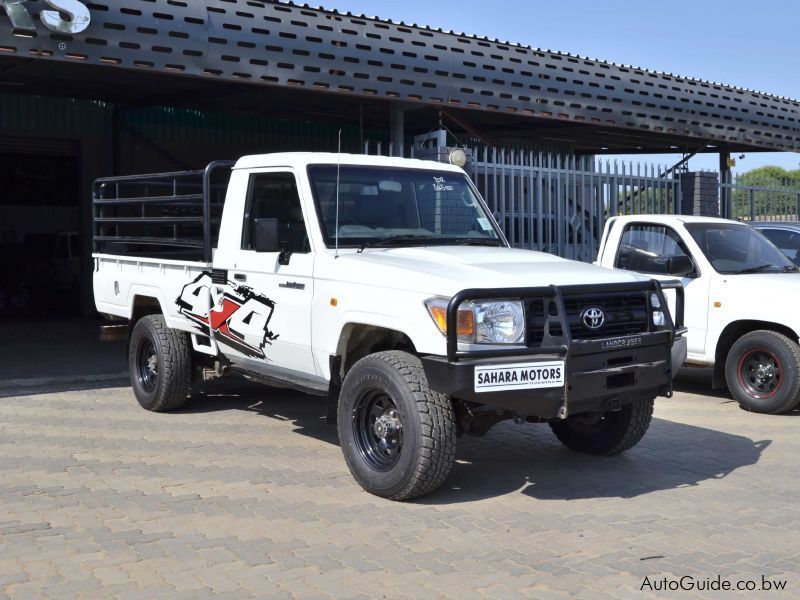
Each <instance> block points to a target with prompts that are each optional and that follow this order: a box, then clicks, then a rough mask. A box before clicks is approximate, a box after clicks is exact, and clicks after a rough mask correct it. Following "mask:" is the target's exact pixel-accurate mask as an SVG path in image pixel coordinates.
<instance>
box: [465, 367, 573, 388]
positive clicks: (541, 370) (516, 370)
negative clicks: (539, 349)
mask: <svg viewBox="0 0 800 600" xmlns="http://www.w3.org/2000/svg"><path fill="white" fill-rule="evenodd" d="M563 386H564V361H563V360H557V361H551V362H536V363H517V364H514V365H492V366H491V367H475V391H476V392H502V391H506V390H521V389H535V388H555V387H563Z"/></svg>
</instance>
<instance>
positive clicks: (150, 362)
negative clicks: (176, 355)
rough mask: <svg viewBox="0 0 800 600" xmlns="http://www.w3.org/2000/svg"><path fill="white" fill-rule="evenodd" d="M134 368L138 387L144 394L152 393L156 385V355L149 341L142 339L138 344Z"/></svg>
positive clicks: (154, 348)
mask: <svg viewBox="0 0 800 600" xmlns="http://www.w3.org/2000/svg"><path fill="white" fill-rule="evenodd" d="M136 367H137V368H136V376H137V379H138V381H139V386H140V387H141V388H142V389H143V390H144V391H145V392H148V393H151V392H153V391H154V390H155V389H156V385H158V354H157V353H156V347H155V346H154V345H153V342H152V341H151V340H149V339H144V340H142V342H141V343H140V344H139V350H138V352H137V353H136Z"/></svg>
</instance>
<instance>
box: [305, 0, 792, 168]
mask: <svg viewBox="0 0 800 600" xmlns="http://www.w3.org/2000/svg"><path fill="white" fill-rule="evenodd" d="M320 2H323V6H325V8H335V9H337V10H339V11H350V12H354V13H358V14H362V13H363V14H366V15H367V16H379V17H382V18H385V19H392V20H397V21H405V22H407V23H417V24H419V25H430V26H432V27H441V28H442V29H445V30H454V31H456V32H462V31H463V32H465V33H474V34H477V35H481V36H483V35H486V36H489V37H491V38H499V39H500V40H502V41H509V42H518V43H521V44H525V45H530V46H535V47H539V48H545V49H550V50H561V51H564V52H571V53H573V54H580V55H583V56H589V57H591V58H598V59H603V60H607V61H611V62H615V63H618V64H630V65H635V66H641V67H644V68H647V69H651V70H657V71H664V72H668V73H674V74H679V75H684V76H691V77H697V78H701V79H708V80H711V81H716V82H720V83H727V84H731V85H736V86H739V87H745V88H751V89H755V90H759V91H764V92H768V93H771V94H776V95H779V96H788V97H790V98H795V99H800V69H799V68H798V61H799V60H800V2H798V1H797V0H758V1H756V2H754V1H752V0H749V1H746V0H694V1H691V2H690V1H688V0H670V1H669V2H652V1H648V0H639V1H635V0H603V1H601V0H592V1H589V0H571V1H555V2H553V1H549V2H539V1H537V0H529V1H527V2H526V1H524V0H502V1H495V2H489V1H487V0H483V1H481V2H478V1H476V0H461V1H455V0H426V1H422V0H404V1H403V2H375V1H374V0H371V1H368V0H320ZM315 5H316V3H315ZM736 158H738V157H736ZM654 159H655V160H657V162H658V163H665V162H669V163H670V164H672V163H674V162H675V161H676V160H679V159H680V156H678V157H674V156H672V155H669V156H659V157H654ZM637 160H642V159H641V157H639V158H637ZM718 163H719V159H718V157H717V156H716V155H709V156H707V157H702V158H697V159H694V160H693V161H692V162H691V163H690V166H691V167H692V168H693V169H714V170H716V169H717V165H718ZM764 164H777V165H780V166H783V167H785V168H790V169H796V168H798V167H800V154H758V153H752V154H747V155H746V157H745V159H744V160H738V161H737V166H736V169H735V170H737V171H742V170H749V169H752V168H755V167H758V166H761V165H764Z"/></svg>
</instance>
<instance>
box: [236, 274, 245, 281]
mask: <svg viewBox="0 0 800 600" xmlns="http://www.w3.org/2000/svg"><path fill="white" fill-rule="evenodd" d="M233 278H234V279H235V280H236V281H247V275H245V274H244V273H236V274H235V275H234V276H233Z"/></svg>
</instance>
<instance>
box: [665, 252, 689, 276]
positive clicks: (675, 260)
mask: <svg viewBox="0 0 800 600" xmlns="http://www.w3.org/2000/svg"><path fill="white" fill-rule="evenodd" d="M667 273H669V274H670V275H674V276H675V277H687V276H689V275H691V274H692V273H694V263H693V262H692V259H691V258H689V257H688V256H686V255H685V254H681V255H679V256H670V257H669V258H668V259H667Z"/></svg>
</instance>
